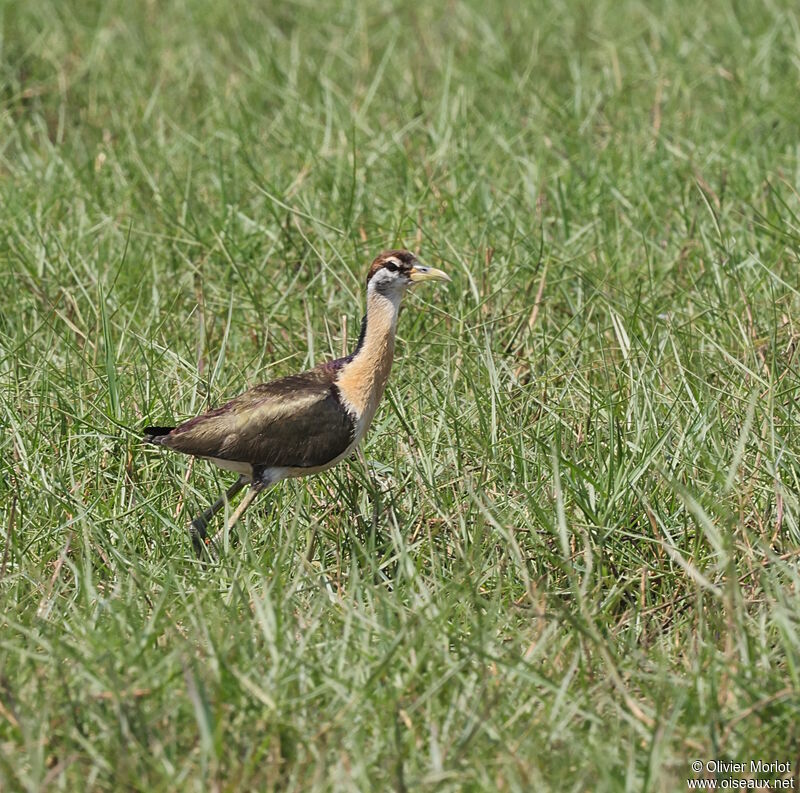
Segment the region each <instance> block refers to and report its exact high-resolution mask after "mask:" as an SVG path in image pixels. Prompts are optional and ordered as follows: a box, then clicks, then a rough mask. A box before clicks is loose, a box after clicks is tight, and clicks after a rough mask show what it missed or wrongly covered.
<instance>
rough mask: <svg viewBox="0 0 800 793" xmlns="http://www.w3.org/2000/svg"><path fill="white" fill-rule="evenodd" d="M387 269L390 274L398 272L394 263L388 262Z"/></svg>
mask: <svg viewBox="0 0 800 793" xmlns="http://www.w3.org/2000/svg"><path fill="white" fill-rule="evenodd" d="M386 269H387V270H388V271H389V272H390V273H396V272H397V265H396V264H395V263H394V262H386Z"/></svg>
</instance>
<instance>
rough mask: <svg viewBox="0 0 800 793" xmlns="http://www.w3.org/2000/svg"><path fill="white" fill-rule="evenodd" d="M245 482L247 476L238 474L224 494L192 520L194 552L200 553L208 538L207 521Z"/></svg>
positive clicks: (190, 530) (190, 531)
mask: <svg viewBox="0 0 800 793" xmlns="http://www.w3.org/2000/svg"><path fill="white" fill-rule="evenodd" d="M246 484H247V478H246V477H244V476H240V477H239V478H238V479H237V480H236V481H235V482H234V483H233V484H232V485H231V486H230V487H229V488H228V489H227V490H226V491H225V493H224V495H221V496H220V497H219V498H218V499H217V500H216V501H215V502H214V503H213V504H212V505H211V506H210V507H209V508H208V509H206V510H203V512H201V513H200V514H199V515H198V516H197V517H196V518H195V519H194V520H193V521H192V524H191V528H190V529H189V533H190V534H191V536H192V545H193V546H194V550H195V553H197V554H198V555H200V554H201V553H202V551H203V548H204V546H205V544H206V542H207V540H208V536H207V535H206V527H207V526H208V522H209V521H210V520H211V518H213V517H214V515H216V514H217V512H219V511H220V510H221V509H222V508H223V507H224V506H225V503H226V502H228V501H230V500H231V499H232V498H233V497H234V496H235V495H236V494H237V493H238V492H239V491H240V490H241V489H242V488H243V487H244V486H245V485H246Z"/></svg>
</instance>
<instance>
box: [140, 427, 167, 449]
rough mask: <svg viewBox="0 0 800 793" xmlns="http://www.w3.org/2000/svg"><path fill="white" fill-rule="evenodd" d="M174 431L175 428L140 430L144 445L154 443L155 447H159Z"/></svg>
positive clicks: (147, 428) (146, 428)
mask: <svg viewBox="0 0 800 793" xmlns="http://www.w3.org/2000/svg"><path fill="white" fill-rule="evenodd" d="M174 429H175V427H145V428H144V429H143V430H142V433H143V435H144V437H143V438H142V440H143V441H144V442H145V443H155V444H156V445H159V444H161V443H162V441H163V440H164V438H165V437H166V436H167V435H169V434H170V432H172V430H174Z"/></svg>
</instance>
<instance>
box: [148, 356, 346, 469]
mask: <svg viewBox="0 0 800 793" xmlns="http://www.w3.org/2000/svg"><path fill="white" fill-rule="evenodd" d="M336 373H337V368H336V366H335V365H332V364H327V365H324V366H320V367H317V368H316V369H312V370H311V371H308V372H303V373H302V374H297V375H292V376H291V377H284V378H282V379H280V380H273V381H272V382H270V383H264V384H263V385H258V386H255V387H254V388H251V389H250V390H249V391H246V392H245V393H244V394H242V395H241V396H238V397H237V398H236V399H234V400H232V401H231V402H228V403H227V404H225V405H223V406H222V407H219V408H216V409H214V410H211V411H209V412H208V413H205V414H203V415H202V416H198V417H197V418H194V419H191V420H190V421H187V422H186V423H185V424H181V425H180V426H179V427H176V428H175V429H174V430H172V431H171V432H170V433H169V434H168V435H166V436H165V437H164V438H163V439H161V445H163V446H166V447H167V448H170V449H174V450H175V451H179V452H184V453H185V454H193V455H196V456H198V457H217V458H220V459H223V460H231V461H237V462H245V463H250V464H251V465H255V466H265V467H272V466H278V467H284V466H285V467H290V468H316V467H317V466H323V465H326V464H327V463H329V462H330V461H331V460H334V459H335V458H337V457H339V456H340V455H341V454H343V453H344V452H345V451H346V450H347V447H348V446H349V445H350V444H351V442H352V440H353V437H354V432H355V425H354V421H353V418H352V417H351V415H350V414H349V413H348V411H347V410H346V409H345V408H344V406H343V405H342V403H341V401H340V399H339V394H338V391H337V389H336V385H335V379H336Z"/></svg>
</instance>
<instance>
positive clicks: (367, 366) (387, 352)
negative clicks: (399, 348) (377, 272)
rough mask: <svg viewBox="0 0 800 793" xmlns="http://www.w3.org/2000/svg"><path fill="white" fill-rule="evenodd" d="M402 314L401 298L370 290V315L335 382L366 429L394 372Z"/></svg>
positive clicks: (368, 297) (368, 305) (363, 323)
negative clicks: (399, 317)
mask: <svg viewBox="0 0 800 793" xmlns="http://www.w3.org/2000/svg"><path fill="white" fill-rule="evenodd" d="M399 312H400V296H398V297H396V298H394V299H393V298H392V297H391V296H386V295H382V294H381V293H380V292H378V291H377V290H374V289H369V290H368V291H367V313H366V315H365V316H364V320H363V322H362V326H361V336H360V337H359V340H358V346H357V347H356V349H355V352H354V353H353V354H352V356H351V357H350V360H349V361H348V362H347V363H346V364H345V365H344V366H343V367H342V371H341V374H340V375H339V377H338V379H337V381H336V384H337V385H338V387H339V393H340V394H341V395H342V398H343V400H344V402H345V404H346V405H347V407H348V409H350V410H351V411H352V412H353V413H354V414H355V415H356V416H358V417H359V418H362V417H364V418H365V420H366V421H365V423H366V425H367V426H368V425H369V422H370V421H371V420H372V416H373V415H374V412H375V408H376V407H377V404H378V402H379V401H380V398H381V396H383V390H384V388H385V387H386V380H387V379H388V377H389V372H390V371H391V369H392V359H393V358H394V337H395V332H396V330H397V316H398V314H399ZM364 429H365V430H366V427H365V428H364Z"/></svg>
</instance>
